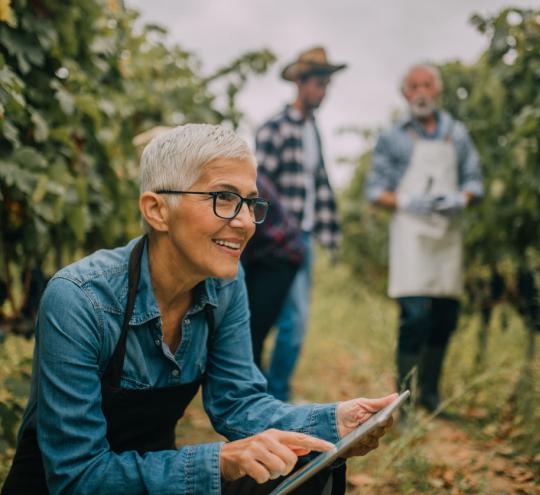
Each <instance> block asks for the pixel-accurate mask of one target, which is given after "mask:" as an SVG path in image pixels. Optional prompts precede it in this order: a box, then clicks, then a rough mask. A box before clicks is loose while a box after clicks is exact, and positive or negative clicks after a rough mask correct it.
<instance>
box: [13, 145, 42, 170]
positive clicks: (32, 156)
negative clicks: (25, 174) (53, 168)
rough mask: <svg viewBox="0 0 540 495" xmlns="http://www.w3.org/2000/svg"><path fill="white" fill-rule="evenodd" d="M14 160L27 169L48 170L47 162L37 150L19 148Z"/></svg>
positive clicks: (26, 147) (15, 152)
mask: <svg viewBox="0 0 540 495" xmlns="http://www.w3.org/2000/svg"><path fill="white" fill-rule="evenodd" d="M12 159H13V160H14V161H16V162H17V163H18V164H19V165H21V166H22V167H24V168H27V169H44V168H47V161H46V160H45V158H43V155H41V154H40V153H39V152H38V151H37V150H36V149H35V148H30V147H28V146H21V147H20V148H17V149H16V150H15V151H14V152H13V155H12Z"/></svg>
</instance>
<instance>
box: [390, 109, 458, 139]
mask: <svg viewBox="0 0 540 495" xmlns="http://www.w3.org/2000/svg"><path fill="white" fill-rule="evenodd" d="M435 115H436V118H437V130H436V132H435V134H434V135H435V136H439V137H441V136H445V135H446V134H448V133H449V132H450V130H451V127H452V125H451V124H452V118H451V117H450V115H449V114H447V113H446V112H444V111H442V110H436V112H435ZM397 125H398V127H400V128H402V129H406V128H408V127H412V128H413V129H415V130H416V131H418V132H419V134H420V136H426V132H425V130H424V128H423V127H422V125H421V124H420V122H418V119H416V117H413V115H412V114H411V113H408V114H407V115H406V116H405V117H403V118H402V119H400V120H398V122H397Z"/></svg>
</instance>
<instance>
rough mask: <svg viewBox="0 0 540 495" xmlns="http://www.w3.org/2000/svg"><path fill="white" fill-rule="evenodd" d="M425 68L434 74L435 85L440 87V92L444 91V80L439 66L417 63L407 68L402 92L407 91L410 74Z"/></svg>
mask: <svg viewBox="0 0 540 495" xmlns="http://www.w3.org/2000/svg"><path fill="white" fill-rule="evenodd" d="M419 69H423V70H426V71H428V72H430V73H431V75H432V76H433V79H434V80H435V86H437V88H438V89H439V92H442V90H443V80H442V76H441V71H440V70H439V68H438V67H437V66H435V65H433V64H415V65H413V66H412V67H410V68H409V70H407V72H406V73H405V75H404V76H403V79H402V80H401V87H400V89H401V92H402V93H404V92H405V87H406V85H407V80H408V79H409V76H410V75H411V74H412V73H413V72H414V71H416V70H419Z"/></svg>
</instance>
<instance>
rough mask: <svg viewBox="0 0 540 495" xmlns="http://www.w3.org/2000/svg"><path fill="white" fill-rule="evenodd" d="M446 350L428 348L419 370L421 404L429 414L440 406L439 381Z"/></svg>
mask: <svg viewBox="0 0 540 495" xmlns="http://www.w3.org/2000/svg"><path fill="white" fill-rule="evenodd" d="M445 351H446V349H445V348H444V347H426V348H425V349H424V351H423V353H422V358H421V362H420V370H419V388H420V401H419V402H420V404H421V405H422V406H423V407H425V408H426V409H427V410H428V411H429V412H433V411H435V410H436V409H437V408H438V407H439V405H440V397H439V380H440V376H441V370H442V365H443V360H444V355H445Z"/></svg>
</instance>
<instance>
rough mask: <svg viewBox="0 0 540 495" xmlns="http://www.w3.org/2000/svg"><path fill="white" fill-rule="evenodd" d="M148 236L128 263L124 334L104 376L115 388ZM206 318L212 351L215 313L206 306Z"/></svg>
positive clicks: (209, 344) (137, 247)
mask: <svg viewBox="0 0 540 495" xmlns="http://www.w3.org/2000/svg"><path fill="white" fill-rule="evenodd" d="M146 239H147V236H143V237H142V238H141V239H140V240H139V242H137V244H136V245H135V247H134V248H133V250H132V251H131V254H130V255H129V263H128V298H127V303H126V310H125V313H124V321H123V323H122V333H121V334H120V338H119V339H118V343H117V344H116V348H115V349H114V352H113V354H112V356H111V359H110V360H109V364H108V365H107V368H106V369H105V373H104V374H103V380H106V381H108V382H109V384H110V385H112V386H113V387H117V388H119V387H120V379H121V378H122V371H123V369H124V358H125V355H126V342H127V336H128V331H129V320H130V319H131V315H132V314H133V308H134V307H135V300H136V298H137V289H138V287H139V280H140V274H141V270H140V268H141V258H142V254H143V252H144V245H145V243H146ZM204 312H205V316H206V324H207V325H208V340H207V341H206V345H207V348H208V351H210V348H211V343H212V339H213V336H214V329H215V318H214V311H213V309H212V307H211V306H210V305H206V306H205V308H204Z"/></svg>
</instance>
